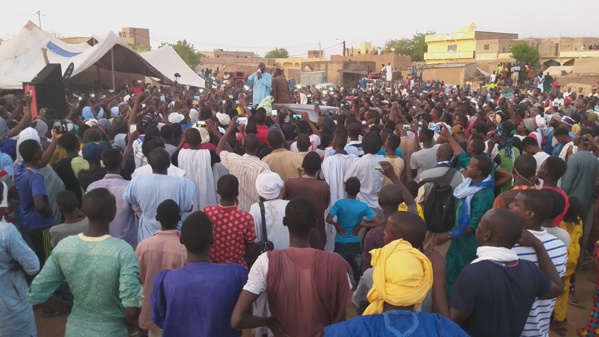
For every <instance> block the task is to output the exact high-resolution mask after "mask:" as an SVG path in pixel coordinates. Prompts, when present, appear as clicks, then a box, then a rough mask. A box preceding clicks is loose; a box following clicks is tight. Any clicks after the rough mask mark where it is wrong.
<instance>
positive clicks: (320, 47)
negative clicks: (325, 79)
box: [318, 41, 322, 58]
mask: <svg viewBox="0 0 599 337" xmlns="http://www.w3.org/2000/svg"><path fill="white" fill-rule="evenodd" d="M318 57H320V58H322V44H321V43H320V41H318Z"/></svg>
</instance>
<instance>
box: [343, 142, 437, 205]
mask: <svg viewBox="0 0 599 337" xmlns="http://www.w3.org/2000/svg"><path fill="white" fill-rule="evenodd" d="M412 156H414V155H412ZM381 161H386V159H385V157H383V156H380V155H378V154H365V155H364V156H362V157H361V158H360V159H357V160H356V161H355V162H354V163H353V164H352V165H351V167H350V168H349V170H348V171H347V172H346V173H345V177H344V178H343V181H344V182H345V181H347V179H349V178H351V177H356V178H358V179H359V180H360V184H361V187H360V193H358V199H359V200H360V201H363V202H365V203H367V204H368V206H370V207H371V208H374V209H379V210H380V209H381V206H380V205H379V197H378V193H379V191H380V190H381V187H383V178H384V176H383V174H382V173H381V172H379V171H376V170H374V168H373V164H378V163H379V162H381ZM435 164H436V161H435ZM433 165H434V164H433Z"/></svg>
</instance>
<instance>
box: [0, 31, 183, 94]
mask: <svg viewBox="0 0 599 337" xmlns="http://www.w3.org/2000/svg"><path fill="white" fill-rule="evenodd" d="M43 49H45V50H47V52H46V55H47V58H48V61H49V63H60V64H61V65H62V70H63V72H64V71H65V70H66V69H67V67H68V66H69V64H70V63H73V64H74V66H75V68H74V70H73V73H72V75H71V78H74V77H76V76H77V75H78V74H81V73H83V72H84V71H85V70H87V69H89V68H91V67H92V66H96V67H98V68H103V69H106V70H109V71H112V72H115V71H117V72H123V73H130V74H140V75H145V76H150V77H155V78H159V79H161V80H162V81H164V82H166V83H169V84H170V83H172V81H171V80H170V79H169V78H168V77H167V76H165V75H164V74H163V73H161V72H160V71H159V70H158V69H156V68H155V67H154V66H153V65H152V64H150V63H149V62H148V61H146V59H144V58H143V57H142V56H141V55H140V54H138V53H137V52H136V51H135V50H134V49H133V48H131V47H130V46H129V45H127V44H126V43H125V42H124V41H123V40H121V39H120V38H119V37H118V36H117V35H115V34H114V33H112V32H109V33H108V34H107V35H106V36H105V37H103V38H102V39H101V41H100V42H99V43H98V44H96V45H94V46H90V45H89V44H87V43H82V44H68V43H64V42H62V41H60V40H59V39H57V38H55V37H53V36H52V35H50V34H48V33H46V32H44V31H42V30H41V29H40V28H39V27H38V26H36V25H35V24H34V23H32V22H31V21H29V22H28V23H27V24H26V25H25V26H24V27H23V29H21V31H20V32H19V33H18V34H17V35H16V36H15V37H14V38H12V39H10V40H8V41H6V42H5V43H3V44H2V45H0V89H20V88H22V84H23V82H29V81H31V80H32V79H33V78H34V77H35V75H37V73H38V72H40V71H41V70H42V69H43V68H44V66H45V65H46V61H45V60H44V55H43V52H42V50H43ZM112 86H113V87H114V86H115V83H114V77H113V83H112Z"/></svg>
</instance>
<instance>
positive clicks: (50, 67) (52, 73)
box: [31, 63, 62, 83]
mask: <svg viewBox="0 0 599 337" xmlns="http://www.w3.org/2000/svg"><path fill="white" fill-rule="evenodd" d="M45 82H54V83H56V82H62V67H61V66H60V63H50V64H47V65H46V66H45V67H44V69H42V71H40V72H39V73H37V75H35V77H34V78H33V79H32V80H31V83H45Z"/></svg>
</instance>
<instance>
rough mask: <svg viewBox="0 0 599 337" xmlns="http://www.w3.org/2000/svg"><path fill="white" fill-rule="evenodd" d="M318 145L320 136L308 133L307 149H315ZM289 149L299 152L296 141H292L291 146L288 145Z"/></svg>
mask: <svg viewBox="0 0 599 337" xmlns="http://www.w3.org/2000/svg"><path fill="white" fill-rule="evenodd" d="M319 146H320V137H318V136H317V135H310V148H309V149H308V150H309V151H316V148H318V147H319ZM289 151H291V152H294V153H299V150H298V149H297V142H293V143H292V144H291V146H289Z"/></svg>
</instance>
